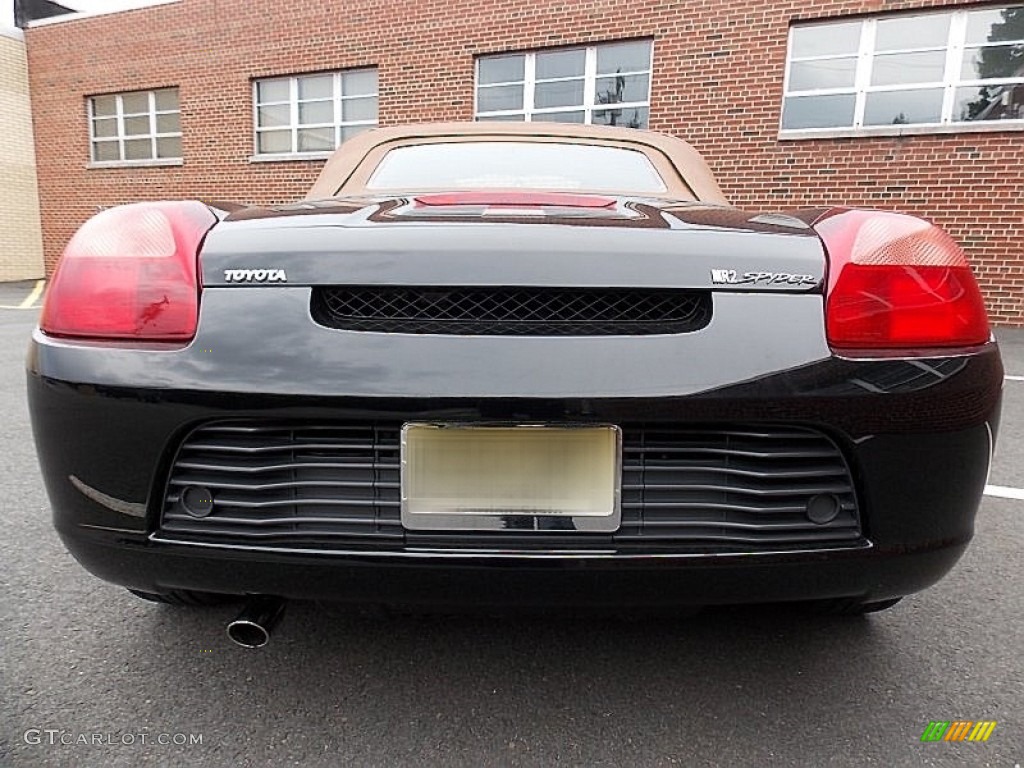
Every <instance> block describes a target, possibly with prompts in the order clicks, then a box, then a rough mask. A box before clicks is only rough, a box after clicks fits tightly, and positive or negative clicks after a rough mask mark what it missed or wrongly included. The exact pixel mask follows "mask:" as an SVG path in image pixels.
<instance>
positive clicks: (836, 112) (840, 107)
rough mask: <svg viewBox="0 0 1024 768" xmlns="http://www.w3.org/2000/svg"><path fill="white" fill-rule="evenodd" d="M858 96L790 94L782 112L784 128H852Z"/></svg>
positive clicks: (850, 94)
mask: <svg viewBox="0 0 1024 768" xmlns="http://www.w3.org/2000/svg"><path fill="white" fill-rule="evenodd" d="M856 103H857V97H856V96H855V95H854V94H852V93H849V94H845V93H844V94H838V95H835V96H790V97H789V98H787V99H786V101H785V106H784V108H783V112H782V127H783V128H852V127H853V110H854V107H855V106H856Z"/></svg>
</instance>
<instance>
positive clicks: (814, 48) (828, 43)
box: [791, 21, 861, 59]
mask: <svg viewBox="0 0 1024 768" xmlns="http://www.w3.org/2000/svg"><path fill="white" fill-rule="evenodd" d="M860 29H861V22H859V21H853V22H846V23H843V24H815V25H813V26H809V27H794V28H793V50H792V52H791V54H792V58H794V59H798V58H802V57H804V56H840V55H843V54H847V55H848V54H855V53H857V51H858V50H859V48H860Z"/></svg>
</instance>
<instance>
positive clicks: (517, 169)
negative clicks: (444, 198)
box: [367, 141, 665, 192]
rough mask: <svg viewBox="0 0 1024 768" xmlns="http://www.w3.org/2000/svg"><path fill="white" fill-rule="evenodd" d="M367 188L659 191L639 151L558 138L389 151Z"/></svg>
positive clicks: (661, 187)
mask: <svg viewBox="0 0 1024 768" xmlns="http://www.w3.org/2000/svg"><path fill="white" fill-rule="evenodd" d="M367 187H368V188H370V189H410V190H411V189H431V188H446V189H474V188H475V189H481V188H483V189H487V188H496V187H510V188H523V189H589V190H594V191H604V190H608V191H630V192H664V191H665V183H664V181H662V179H661V177H660V176H659V175H658V172H657V171H656V170H655V168H654V166H653V165H652V164H651V161H650V159H649V158H648V157H647V156H646V155H644V154H643V153H642V152H637V151H635V150H632V149H623V148H619V147H606V146H599V145H594V144H589V145H588V144H571V143H563V142H552V143H544V144H542V143H537V142H520V141H463V142H453V143H447V144H417V145H412V146H405V147H398V148H396V149H392V150H391V151H390V152H388V153H387V154H386V155H385V156H384V159H383V160H382V161H381V163H380V165H378V166H377V169H376V171H374V173H373V176H372V177H371V178H370V181H369V182H368V184H367Z"/></svg>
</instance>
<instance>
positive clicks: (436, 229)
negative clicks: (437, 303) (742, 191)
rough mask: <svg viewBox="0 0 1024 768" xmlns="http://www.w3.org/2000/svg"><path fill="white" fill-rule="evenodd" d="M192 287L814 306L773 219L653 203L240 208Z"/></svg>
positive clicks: (793, 240) (486, 197) (407, 201)
mask: <svg viewBox="0 0 1024 768" xmlns="http://www.w3.org/2000/svg"><path fill="white" fill-rule="evenodd" d="M201 262H202V271H203V285H204V286H207V287H210V286H233V285H239V286H241V285H249V286H256V285H282V284H286V285H293V286H326V285H349V286H352V285H390V286H402V285H421V286H422V285H429V286H455V285H458V286H523V287H557V286H576V287H596V286H602V287H607V286H628V287H637V288H644V287H646V288H690V289H708V290H712V289H713V290H715V291H744V292H751V291H771V292H778V291H782V292H793V293H814V292H820V290H821V284H822V280H823V278H824V275H825V258H824V253H823V250H822V246H821V243H820V241H819V239H818V237H817V236H816V235H815V233H814V231H813V230H812V229H811V228H810V227H809V226H808V225H807V224H806V223H805V222H804V221H802V220H800V219H798V218H795V217H793V216H789V215H785V214H767V215H766V214H760V215H759V214H756V213H750V212H746V211H741V210H739V209H736V208H729V207H722V206H709V205H705V204H700V203H693V202H689V201H672V200H663V199H652V198H636V197H613V196H592V195H565V194H559V193H540V194H538V193H523V192H504V193H496V192H491V191H488V192H483V193H474V192H455V193H448V194H424V195H410V196H408V197H358V198H337V199H330V200H324V201H314V202H308V201H307V202H302V203H296V204H292V205H284V206H275V207H266V208H244V209H241V210H237V211H234V212H232V213H231V214H229V215H226V216H225V217H224V218H223V220H222V222H221V223H220V224H218V226H216V227H215V228H214V229H213V231H212V232H210V234H209V235H208V236H207V239H206V242H205V244H204V247H203V250H202V256H201Z"/></svg>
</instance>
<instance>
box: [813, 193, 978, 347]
mask: <svg viewBox="0 0 1024 768" xmlns="http://www.w3.org/2000/svg"><path fill="white" fill-rule="evenodd" d="M814 228H815V230H816V231H817V232H818V234H819V235H820V236H821V239H822V241H823V242H824V243H825V249H826V250H827V251H828V262H829V278H828V291H827V294H826V304H825V327H826V332H827V335H828V341H829V344H830V345H831V346H833V347H835V348H839V349H907V348H912V347H917V348H928V347H965V346H972V345H976V344H984V343H985V342H986V341H988V339H989V326H988V317H987V315H986V314H985V303H984V301H983V300H982V296H981V291H980V290H978V284H977V283H976V282H975V280H974V275H973V274H972V273H971V269H970V267H969V266H968V265H967V259H966V257H965V256H964V253H963V251H962V250H960V247H959V246H958V245H957V244H956V243H955V242H954V241H953V238H951V237H950V236H949V235H947V234H946V233H945V232H943V231H942V230H941V229H939V228H938V227H936V226H935V225H934V224H930V223H929V222H927V221H924V220H922V219H918V218H915V217H913V216H906V215H903V214H899V213H889V212H884V211H857V210H837V211H834V212H831V213H829V214H827V215H826V216H825V217H823V218H821V219H819V220H818V221H817V222H816V223H815V225H814Z"/></svg>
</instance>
